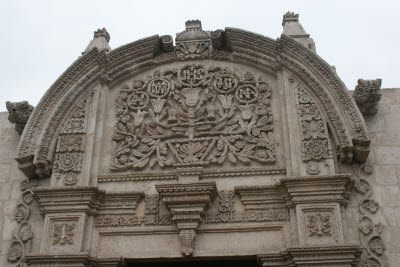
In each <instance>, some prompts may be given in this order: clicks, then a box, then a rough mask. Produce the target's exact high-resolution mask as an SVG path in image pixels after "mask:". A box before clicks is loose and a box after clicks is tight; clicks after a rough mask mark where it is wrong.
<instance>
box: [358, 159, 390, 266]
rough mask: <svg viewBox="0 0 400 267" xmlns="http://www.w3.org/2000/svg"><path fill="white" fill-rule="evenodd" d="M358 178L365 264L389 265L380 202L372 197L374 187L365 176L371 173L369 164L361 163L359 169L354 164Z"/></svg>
mask: <svg viewBox="0 0 400 267" xmlns="http://www.w3.org/2000/svg"><path fill="white" fill-rule="evenodd" d="M353 171H354V174H355V178H356V179H357V180H356V187H355V188H356V190H357V192H359V193H360V194H361V195H362V197H361V199H360V201H359V216H360V217H359V224H358V228H359V231H360V241H361V244H362V246H363V247H364V252H365V253H366V264H365V266H368V267H370V266H371V267H372V266H388V260H387V255H386V253H385V250H386V247H385V243H384V241H383V239H382V231H383V225H382V223H381V222H380V220H379V216H378V214H377V213H378V210H379V203H378V202H376V201H375V200H374V199H373V198H372V193H373V191H372V188H371V186H370V184H369V182H368V181H367V180H366V179H364V178H363V176H364V175H365V174H371V173H372V169H370V166H369V165H361V166H360V167H359V169H358V170H356V169H355V165H353Z"/></svg>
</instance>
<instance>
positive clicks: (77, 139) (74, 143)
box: [58, 135, 83, 152]
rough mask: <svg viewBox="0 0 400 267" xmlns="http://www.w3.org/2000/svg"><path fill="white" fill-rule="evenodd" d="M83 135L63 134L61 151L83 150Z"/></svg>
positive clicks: (60, 143)
mask: <svg viewBox="0 0 400 267" xmlns="http://www.w3.org/2000/svg"><path fill="white" fill-rule="evenodd" d="M82 140H83V136H82V135H63V136H60V138H59V141H58V143H59V146H58V151H59V152H72V151H76V152H77V151H81V146H82Z"/></svg>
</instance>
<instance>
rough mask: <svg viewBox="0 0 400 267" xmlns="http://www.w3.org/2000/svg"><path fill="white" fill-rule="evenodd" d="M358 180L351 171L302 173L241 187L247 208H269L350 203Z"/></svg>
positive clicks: (238, 190)
mask: <svg viewBox="0 0 400 267" xmlns="http://www.w3.org/2000/svg"><path fill="white" fill-rule="evenodd" d="M353 186H354V181H353V180H352V179H351V177H350V174H336V175H319V176H302V177H287V178H282V179H281V180H280V181H279V182H278V183H276V184H273V185H256V186H237V187H235V192H237V193H238V194H240V195H241V197H242V202H243V204H244V205H245V208H246V209H255V208H260V207H266V206H268V205H271V204H279V203H281V204H283V203H285V202H286V205H289V206H292V205H295V204H309V203H326V202H337V203H340V204H341V205H346V204H347V202H348V200H349V194H350V191H351V188H352V187H353Z"/></svg>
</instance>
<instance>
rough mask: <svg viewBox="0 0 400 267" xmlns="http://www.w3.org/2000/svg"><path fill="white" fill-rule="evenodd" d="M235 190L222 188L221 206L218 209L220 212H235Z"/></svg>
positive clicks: (220, 194) (220, 193) (220, 195)
mask: <svg viewBox="0 0 400 267" xmlns="http://www.w3.org/2000/svg"><path fill="white" fill-rule="evenodd" d="M234 197H235V192H234V191H230V190H222V191H220V192H219V206H218V210H219V211H220V212H234V211H235V206H234V204H235V202H234Z"/></svg>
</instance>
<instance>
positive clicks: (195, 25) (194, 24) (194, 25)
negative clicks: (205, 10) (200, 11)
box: [185, 19, 202, 30]
mask: <svg viewBox="0 0 400 267" xmlns="http://www.w3.org/2000/svg"><path fill="white" fill-rule="evenodd" d="M185 26H186V30H192V29H193V30H194V29H197V30H201V29H202V28H201V21H200V20H198V19H196V20H188V21H186V22H185Z"/></svg>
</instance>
